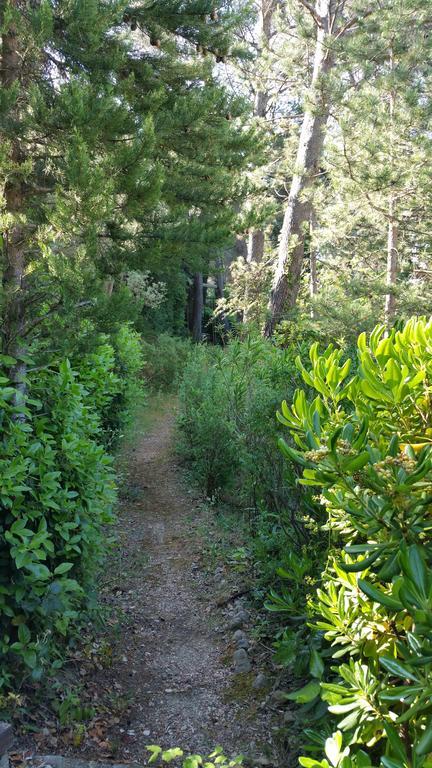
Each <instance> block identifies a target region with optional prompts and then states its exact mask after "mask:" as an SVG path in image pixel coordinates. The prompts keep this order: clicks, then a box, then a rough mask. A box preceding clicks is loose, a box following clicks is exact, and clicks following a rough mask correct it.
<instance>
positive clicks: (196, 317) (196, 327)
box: [192, 272, 204, 342]
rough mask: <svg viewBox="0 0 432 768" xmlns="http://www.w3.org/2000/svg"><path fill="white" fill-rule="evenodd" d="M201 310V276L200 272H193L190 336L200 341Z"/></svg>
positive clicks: (202, 300)
mask: <svg viewBox="0 0 432 768" xmlns="http://www.w3.org/2000/svg"><path fill="white" fill-rule="evenodd" d="M203 310H204V294H203V276H202V272H195V274H194V276H193V310H192V311H193V315H192V338H193V340H194V341H197V342H200V341H202V321H203Z"/></svg>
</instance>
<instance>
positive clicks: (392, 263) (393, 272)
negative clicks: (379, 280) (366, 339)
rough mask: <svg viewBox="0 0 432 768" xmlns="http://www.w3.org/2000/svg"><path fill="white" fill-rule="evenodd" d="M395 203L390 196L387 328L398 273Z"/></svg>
mask: <svg viewBox="0 0 432 768" xmlns="http://www.w3.org/2000/svg"><path fill="white" fill-rule="evenodd" d="M394 208H395V203H394V197H393V196H391V197H390V200H389V222H388V230H387V277H386V285H387V287H388V288H389V291H388V293H386V297H385V308H384V318H385V324H386V326H387V328H390V327H391V326H392V325H393V322H394V319H395V315H396V296H395V293H394V287H395V285H396V281H397V275H398V239H399V225H398V222H397V220H396V219H395V218H394V215H395V211H394Z"/></svg>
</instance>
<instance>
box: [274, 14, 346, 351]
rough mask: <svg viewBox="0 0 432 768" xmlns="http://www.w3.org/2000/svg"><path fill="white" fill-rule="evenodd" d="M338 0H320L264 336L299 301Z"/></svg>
mask: <svg viewBox="0 0 432 768" xmlns="http://www.w3.org/2000/svg"><path fill="white" fill-rule="evenodd" d="M333 4H334V0H317V2H316V8H315V16H316V18H317V38H316V46H315V55H314V67H313V74H312V81H311V86H310V92H309V94H308V99H307V107H306V111H305V113H304V117H303V123H302V127H301V132H300V139H299V146H298V152H297V160H296V172H295V174H294V176H293V179H292V182H291V189H290V194H289V198H288V204H287V207H286V210H285V215H284V220H283V225H282V232H281V236H280V241H279V248H278V258H277V265H276V269H275V273H274V278H273V283H272V289H271V294H270V301H269V304H268V318H267V321H266V324H265V327H264V336H266V337H270V336H271V335H272V333H273V330H274V328H275V326H276V324H277V323H278V322H279V321H280V319H281V318H282V315H283V312H284V311H285V310H290V309H293V308H294V307H295V305H296V302H297V297H298V292H299V287H300V276H301V271H302V266H303V260H304V241H305V234H306V231H307V228H308V226H309V219H310V214H311V203H310V201H309V200H308V198H307V197H306V196H305V193H306V191H307V188H308V187H309V186H310V185H311V184H312V183H313V181H314V178H315V176H316V175H317V173H318V170H319V163H320V160H321V155H322V149H323V143H324V128H325V125H326V123H327V119H328V114H329V97H328V89H327V84H326V82H325V81H326V76H327V75H328V73H329V72H330V70H331V68H332V66H333V64H334V56H333V52H332V47H331V35H332V31H333V30H334V28H335V18H334V14H333V8H332V6H333Z"/></svg>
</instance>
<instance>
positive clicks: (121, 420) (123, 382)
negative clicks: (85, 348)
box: [77, 324, 144, 446]
mask: <svg viewBox="0 0 432 768" xmlns="http://www.w3.org/2000/svg"><path fill="white" fill-rule="evenodd" d="M77 368H78V371H79V378H80V381H81V382H82V383H83V384H84V387H85V389H86V390H87V392H88V393H89V394H90V395H91V398H92V402H93V406H94V408H95V409H96V411H97V412H98V414H99V418H100V422H101V427H102V435H103V441H104V443H105V445H108V446H112V445H113V444H115V442H116V441H117V439H118V437H119V434H120V432H121V430H122V429H124V427H125V426H126V423H127V422H128V420H129V418H130V415H131V410H132V409H133V407H134V405H136V404H137V403H139V402H140V401H141V400H142V398H143V396H144V378H143V368H144V355H143V350H142V342H141V337H140V335H139V334H138V333H137V332H136V331H134V330H133V329H132V328H130V327H129V326H128V325H127V324H124V325H122V326H120V328H119V329H118V330H117V331H116V333H115V334H114V335H113V336H112V337H111V339H109V338H108V337H104V338H102V340H101V343H100V344H99V345H98V347H97V348H96V350H95V351H94V352H90V353H88V354H86V355H84V356H83V358H82V359H81V361H80V363H79V364H78V365H77Z"/></svg>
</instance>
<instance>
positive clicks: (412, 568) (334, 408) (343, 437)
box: [279, 318, 432, 768]
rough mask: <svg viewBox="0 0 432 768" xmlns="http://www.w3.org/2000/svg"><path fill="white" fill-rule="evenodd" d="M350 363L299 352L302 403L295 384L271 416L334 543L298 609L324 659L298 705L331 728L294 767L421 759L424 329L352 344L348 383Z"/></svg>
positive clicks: (429, 747)
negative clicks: (306, 607)
mask: <svg viewBox="0 0 432 768" xmlns="http://www.w3.org/2000/svg"><path fill="white" fill-rule="evenodd" d="M350 366H351V361H350V360H347V361H345V362H344V361H343V360H342V357H341V353H340V351H337V350H335V349H333V348H332V347H331V346H330V347H329V348H328V349H327V350H326V351H325V352H324V353H323V354H320V353H319V351H318V348H317V345H314V346H312V348H311V350H310V364H309V366H307V367H304V365H303V364H302V362H301V361H300V360H298V367H299V369H300V370H301V372H302V375H303V379H304V381H305V384H306V385H307V387H308V390H309V391H310V390H311V389H313V390H315V396H310V395H307V394H306V392H305V391H304V390H302V389H299V390H298V391H297V392H296V393H295V395H294V397H293V399H292V402H291V405H287V403H286V402H285V403H283V405H282V409H281V413H280V414H279V419H280V421H281V422H282V423H283V424H284V425H286V426H287V427H288V428H289V430H290V433H291V435H292V436H293V438H294V440H295V442H296V444H297V448H293V447H292V446H290V445H289V444H287V443H286V442H285V441H283V440H281V441H280V445H281V449H282V451H283V453H284V454H285V455H286V456H287V457H288V458H289V460H290V461H291V460H294V461H296V462H297V463H298V464H299V465H300V466H301V467H302V472H303V477H302V479H301V481H300V482H301V483H302V484H303V485H304V486H306V487H312V488H315V489H316V491H317V493H319V494H320V495H321V501H322V504H323V505H324V507H325V508H326V510H327V516H328V522H327V529H328V531H329V533H330V535H331V536H332V540H333V546H332V549H331V555H330V558H329V561H328V564H327V568H326V570H325V572H324V574H323V584H322V588H320V589H318V591H317V593H316V598H315V599H314V600H313V604H312V606H311V608H312V610H313V612H314V615H315V618H314V621H313V625H314V627H315V629H316V630H317V631H318V632H319V633H322V634H323V635H324V637H325V639H326V640H327V641H328V643H330V646H331V657H332V659H333V662H332V663H331V668H330V669H327V671H326V672H325V671H324V664H323V663H322V661H321V663H320V664H317V665H316V668H317V669H318V672H317V674H316V676H315V679H316V682H315V683H314V689H313V690H311V691H310V693H311V695H310V697H309V698H311V697H313V696H314V695H316V693H317V690H320V692H321V697H322V698H323V699H324V701H325V702H326V703H327V705H328V708H329V712H330V713H331V715H332V716H334V717H335V718H337V731H336V733H335V734H334V735H333V737H331V738H329V739H327V742H326V745H325V758H324V759H323V760H319V759H315V758H312V757H304V758H301V761H300V762H301V764H302V765H303V766H304V768H318V766H321V767H322V768H328V766H329V765H331V766H334V767H335V766H341V767H342V768H350V767H351V766H359V768H367V766H369V765H378V764H379V763H381V764H382V765H383V766H384V767H385V768H408V766H413V767H414V768H421V766H429V765H430V763H431V759H432V683H431V673H432V610H431V608H432V543H431V542H432V539H431V528H432V522H431V504H432V408H431V391H432V390H431V388H432V320H429V321H427V320H426V319H424V318H420V319H416V318H413V319H411V320H410V321H408V322H407V323H406V324H405V326H404V327H403V328H401V329H400V330H393V331H392V332H391V333H389V334H387V333H386V332H385V329H384V328H383V327H377V328H375V330H374V331H373V332H372V333H371V335H370V338H369V339H367V338H366V335H365V334H362V335H360V337H359V339H358V371H357V373H356V375H355V376H353V377H351V376H350ZM319 678H322V682H321V686H319V683H318V682H317V681H318V680H319ZM309 685H310V684H309ZM303 695H304V689H303ZM301 697H302V692H301V691H299V692H298V693H297V696H296V694H294V695H293V696H292V698H297V700H299V701H301V700H302V699H301Z"/></svg>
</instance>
